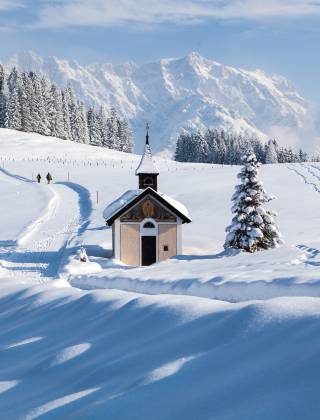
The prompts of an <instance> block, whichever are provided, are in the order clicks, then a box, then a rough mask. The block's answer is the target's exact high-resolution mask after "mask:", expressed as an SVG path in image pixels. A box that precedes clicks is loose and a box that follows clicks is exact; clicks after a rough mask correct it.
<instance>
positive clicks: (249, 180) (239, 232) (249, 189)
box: [224, 152, 281, 252]
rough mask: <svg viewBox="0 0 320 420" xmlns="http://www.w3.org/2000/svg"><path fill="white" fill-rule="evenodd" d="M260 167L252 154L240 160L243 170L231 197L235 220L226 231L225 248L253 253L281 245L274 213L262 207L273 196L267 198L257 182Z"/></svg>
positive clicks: (260, 184)
mask: <svg viewBox="0 0 320 420" xmlns="http://www.w3.org/2000/svg"><path fill="white" fill-rule="evenodd" d="M259 165H260V164H259V163H258V162H257V159H256V156H255V155H254V153H253V152H249V153H248V154H247V155H245V156H244V157H243V168H242V170H241V172H240V173H239V175H238V178H239V179H240V181H241V183H240V184H239V185H237V186H236V188H235V193H234V195H233V197H232V200H233V202H234V204H233V207H232V213H233V214H234V217H233V219H232V224H231V225H230V226H228V227H227V229H226V231H227V232H228V234H227V237H226V242H225V245H224V246H225V248H236V249H241V250H244V251H247V252H255V251H259V250H263V249H269V248H274V247H277V246H279V245H280V243H281V239H280V233H279V232H278V228H277V226H276V224H275V222H274V216H276V213H275V212H272V211H269V210H266V209H265V208H264V204H265V203H267V202H269V201H270V200H272V197H270V196H268V195H267V193H266V191H265V190H264V188H263V185H262V183H261V182H260V181H259V180H258V168H259Z"/></svg>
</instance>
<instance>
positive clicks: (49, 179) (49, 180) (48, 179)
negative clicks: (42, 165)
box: [46, 172, 52, 184]
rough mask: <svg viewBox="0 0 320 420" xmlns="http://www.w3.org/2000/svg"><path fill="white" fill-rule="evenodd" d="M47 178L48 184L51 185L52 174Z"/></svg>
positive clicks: (48, 174)
mask: <svg viewBox="0 0 320 420" xmlns="http://www.w3.org/2000/svg"><path fill="white" fill-rule="evenodd" d="M46 178H47V181H48V184H50V182H51V181H52V176H51V174H50V172H48V173H47V176H46Z"/></svg>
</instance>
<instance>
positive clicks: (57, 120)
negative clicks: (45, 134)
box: [48, 84, 66, 138]
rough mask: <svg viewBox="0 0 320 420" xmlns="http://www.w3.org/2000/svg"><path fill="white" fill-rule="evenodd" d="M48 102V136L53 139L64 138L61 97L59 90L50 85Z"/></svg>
mask: <svg viewBox="0 0 320 420" xmlns="http://www.w3.org/2000/svg"><path fill="white" fill-rule="evenodd" d="M49 93H50V99H49V101H48V113H49V127H50V135H51V136H53V137H59V138H66V134H65V131H64V121H63V109H62V95H61V91H60V89H59V88H58V87H57V86H56V85H55V84H52V85H51V88H50V91H49Z"/></svg>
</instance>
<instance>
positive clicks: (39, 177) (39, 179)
mask: <svg viewBox="0 0 320 420" xmlns="http://www.w3.org/2000/svg"><path fill="white" fill-rule="evenodd" d="M37 181H38V184H40V181H41V175H40V174H38V175H37Z"/></svg>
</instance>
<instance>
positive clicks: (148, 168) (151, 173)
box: [136, 124, 159, 191]
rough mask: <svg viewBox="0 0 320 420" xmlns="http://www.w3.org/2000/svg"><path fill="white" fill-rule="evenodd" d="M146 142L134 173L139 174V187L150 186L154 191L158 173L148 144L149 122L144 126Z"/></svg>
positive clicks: (141, 188) (156, 186) (156, 185)
mask: <svg viewBox="0 0 320 420" xmlns="http://www.w3.org/2000/svg"><path fill="white" fill-rule="evenodd" d="M146 129H147V133H146V144H145V147H144V153H143V155H142V158H141V161H140V163H139V166H138V167H137V169H136V175H137V176H139V189H140V190H144V189H146V188H148V187H149V188H152V189H154V190H155V191H157V189H158V180H157V178H158V175H159V170H158V168H157V167H156V165H155V163H154V161H153V158H152V152H151V147H150V144H149V124H147V126H146Z"/></svg>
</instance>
